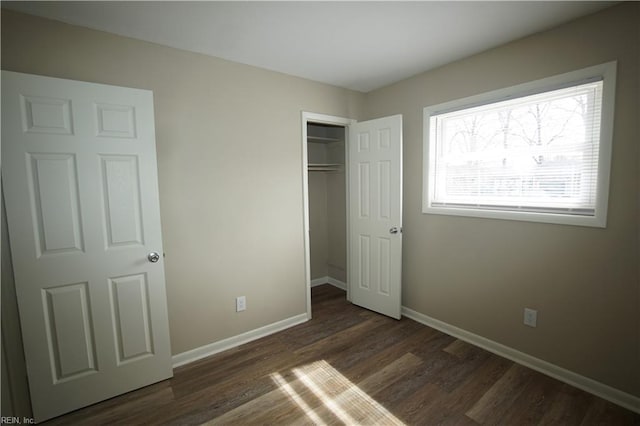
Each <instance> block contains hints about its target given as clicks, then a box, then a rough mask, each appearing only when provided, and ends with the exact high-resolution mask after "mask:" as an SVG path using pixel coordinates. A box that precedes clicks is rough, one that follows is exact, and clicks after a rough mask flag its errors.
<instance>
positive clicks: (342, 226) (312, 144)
mask: <svg viewBox="0 0 640 426" xmlns="http://www.w3.org/2000/svg"><path fill="white" fill-rule="evenodd" d="M307 153H308V163H309V170H308V174H309V247H310V257H311V259H310V260H311V283H312V285H314V284H322V283H324V282H329V281H333V284H339V285H340V284H344V283H346V281H347V207H346V181H345V128H344V127H340V126H331V125H324V124H319V123H308V124H307Z"/></svg>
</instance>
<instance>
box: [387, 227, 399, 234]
mask: <svg viewBox="0 0 640 426" xmlns="http://www.w3.org/2000/svg"><path fill="white" fill-rule="evenodd" d="M389 233H390V234H397V233H398V227H396V226H394V227H393V228H391V229H389Z"/></svg>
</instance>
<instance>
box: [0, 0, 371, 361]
mask: <svg viewBox="0 0 640 426" xmlns="http://www.w3.org/2000/svg"><path fill="white" fill-rule="evenodd" d="M2 68H3V69H6V70H11V71H18V72H26V73H32V74H42V75H49V76H53V77H62V78H69V79H75V80H84V81H91V82H98V83H107V84H114V85H120V86H128V87H137V88H143V89H150V90H153V92H154V105H155V120H156V133H157V151H158V172H159V185H160V204H161V216H162V225H163V227H162V229H163V239H164V248H165V252H166V255H167V257H166V279H167V294H168V304H169V321H170V328H171V343H172V351H173V353H174V354H177V353H181V352H184V351H187V350H190V349H194V348H197V347H200V346H203V345H206V344H209V343H212V342H215V341H218V340H221V339H224V338H227V337H230V336H235V335H237V334H240V333H243V332H245V331H248V330H253V329H255V328H258V327H261V326H264V325H267V324H270V323H273V322H276V321H279V320H282V319H285V318H289V317H292V316H295V315H298V314H302V313H304V312H305V311H306V305H305V300H306V296H305V287H304V250H303V248H304V245H303V223H302V221H303V214H302V212H303V210H302V207H303V206H302V203H303V198H302V174H301V173H302V146H301V137H302V132H301V111H303V110H304V111H311V112H317V113H323V114H331V115H337V116H344V117H353V118H359V115H360V113H361V111H362V105H363V104H362V102H363V100H364V95H363V94H361V93H358V92H353V91H349V90H345V89H341V88H336V87H332V86H328V85H325V84H320V83H316V82H312V81H309V80H304V79H300V78H295V77H291V76H287V75H284V74H280V73H275V72H270V71H266V70H262V69H258V68H254V67H250V66H246V65H241V64H237V63H233V62H229V61H225V60H221V59H216V58H212V57H207V56H204V55H198V54H193V53H189V52H185V51H180V50H177V49H172V48H168V47H163V46H159V45H155V44H151V43H145V42H141V41H136V40H132V39H128V38H123V37H118V36H114V35H110V34H107V33H103V32H98V31H93V30H88V29H84V28H80V27H75V26H70V25H65V24H62V23H58V22H54V21H50V20H44V19H40V18H36V17H31V16H28V15H23V14H18V13H14V12H9V11H3V12H2ZM247 265H250V267H247ZM240 295H245V296H246V297H247V311H245V312H243V313H236V312H235V297H236V296H240Z"/></svg>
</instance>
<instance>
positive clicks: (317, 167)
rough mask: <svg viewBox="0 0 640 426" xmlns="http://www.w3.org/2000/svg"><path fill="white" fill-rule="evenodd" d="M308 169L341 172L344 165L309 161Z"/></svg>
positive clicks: (311, 170)
mask: <svg viewBox="0 0 640 426" xmlns="http://www.w3.org/2000/svg"><path fill="white" fill-rule="evenodd" d="M308 170H309V171H310V172H341V171H342V170H344V165H343V164H319V163H309V166H308Z"/></svg>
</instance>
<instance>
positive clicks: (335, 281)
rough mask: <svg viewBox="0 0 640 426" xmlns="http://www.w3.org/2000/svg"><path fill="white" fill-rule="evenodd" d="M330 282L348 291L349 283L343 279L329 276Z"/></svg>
mask: <svg viewBox="0 0 640 426" xmlns="http://www.w3.org/2000/svg"><path fill="white" fill-rule="evenodd" d="M329 284H331V285H332V286H334V287H338V288H339V289H341V290H344V291H347V283H343V282H342V281H340V280H337V279H335V278H331V277H329Z"/></svg>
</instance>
